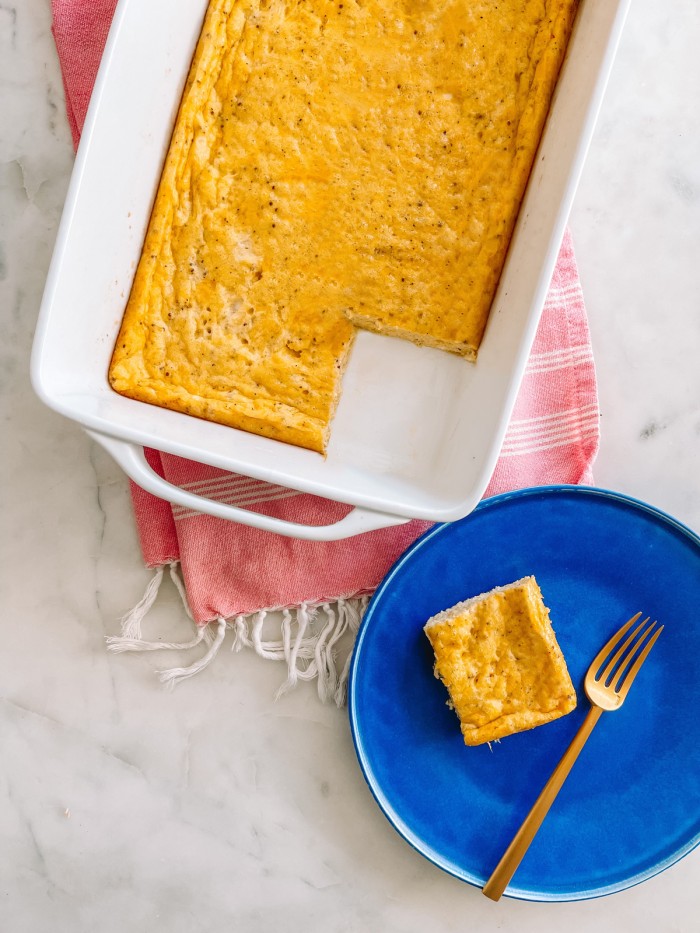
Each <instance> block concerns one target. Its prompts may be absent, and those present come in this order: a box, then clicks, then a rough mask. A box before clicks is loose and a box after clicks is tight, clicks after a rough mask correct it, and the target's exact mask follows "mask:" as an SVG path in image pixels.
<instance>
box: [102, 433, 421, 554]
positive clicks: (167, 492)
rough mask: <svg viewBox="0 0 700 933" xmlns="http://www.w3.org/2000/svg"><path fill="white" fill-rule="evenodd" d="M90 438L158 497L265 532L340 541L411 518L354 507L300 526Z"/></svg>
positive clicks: (129, 447)
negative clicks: (204, 492) (182, 483)
mask: <svg viewBox="0 0 700 933" xmlns="http://www.w3.org/2000/svg"><path fill="white" fill-rule="evenodd" d="M87 433H88V434H89V435H90V437H91V438H92V439H93V440H95V441H97V443H98V444H100V445H101V446H102V447H104V449H105V450H106V451H107V453H108V454H110V456H111V457H113V458H114V459H115V460H116V461H117V463H118V464H119V466H120V467H121V468H122V470H124V472H125V473H126V475H127V476H128V477H129V478H130V479H132V480H133V481H134V482H135V483H136V484H137V486H140V487H141V489H145V490H146V492H150V493H152V494H153V495H154V496H157V497H158V498H159V499H165V500H166V502H171V503H172V504H173V505H179V506H181V507H182V508H185V509H191V510H193V511H195V512H203V513H205V514H206V515H214V516H216V517H217V518H226V519H228V520H229V521H233V522H238V523H239V524H240V525H250V526H251V527H252V528H260V529H261V530H262V531H273V532H275V533H276V534H278V535H284V536H286V537H288V538H304V539H306V540H307V541H338V540H340V539H341V538H350V537H352V536H353V535H359V534H362V533H363V532H365V531H375V530H376V529H378V528H388V527H389V526H391V525H403V524H405V523H406V522H407V521H410V519H408V518H402V517H401V516H399V515H390V514H388V513H386V512H375V511H373V510H372V509H363V508H358V507H356V508H354V509H353V510H352V512H350V513H349V514H348V515H346V516H345V518H343V519H341V520H340V521H339V522H335V524H333V525H298V524H296V523H295V522H287V521H284V520H283V519H280V518H275V517H274V516H272V515H261V514H260V513H259V512H250V511H248V509H242V508H238V507H237V506H235V505H228V504H227V503H225V502H217V501H215V500H214V499H207V498H205V497H204V496H198V495H196V494H195V493H192V492H187V491H186V490H184V489H181V488H180V487H179V486H175V485H174V484H173V483H169V482H168V481H167V480H165V479H163V477H162V476H159V475H158V473H156V472H155V470H154V469H153V468H152V467H151V465H150V464H149V462H148V461H147V460H146V455H145V453H144V451H143V447H140V446H138V445H136V444H131V443H129V442H128V441H122V440H118V439H117V438H114V437H109V436H108V435H106V434H100V433H99V432H97V431H88V432H87Z"/></svg>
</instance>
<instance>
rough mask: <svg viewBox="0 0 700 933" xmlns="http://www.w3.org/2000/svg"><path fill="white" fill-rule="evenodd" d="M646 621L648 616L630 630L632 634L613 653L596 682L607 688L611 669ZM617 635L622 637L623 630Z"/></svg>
mask: <svg viewBox="0 0 700 933" xmlns="http://www.w3.org/2000/svg"><path fill="white" fill-rule="evenodd" d="M640 615H641V613H640ZM648 621H649V616H647V617H646V619H645V620H644V621H643V622H640V623H639V625H638V626H637V627H636V628H635V629H633V630H632V634H631V635H628V636H627V638H626V639H625V640H624V641H623V642H622V644H621V645H620V647H619V648H618V650H617V651H616V652H615V654H614V655H613V656H612V658H611V659H610V663H609V664H608V665H607V666H606V668H605V670H604V671H603V673H602V674H601V675H600V677H596V680H602V681H603V683H604V684H605V685H606V686H608V680H609V679H610V675H611V674H612V671H613V668H614V667H615V665H616V664H617V662H618V661H619V660H620V658H621V657H622V655H623V654H624V653H625V651H626V650H627V648H628V647H629V645H631V644H632V642H633V641H634V639H635V638H636V637H637V635H638V634H639V631H640V629H642V628H644V626H645V625H646V624H647V622H648ZM619 635H624V628H623V629H621V630H620V632H618V636H619Z"/></svg>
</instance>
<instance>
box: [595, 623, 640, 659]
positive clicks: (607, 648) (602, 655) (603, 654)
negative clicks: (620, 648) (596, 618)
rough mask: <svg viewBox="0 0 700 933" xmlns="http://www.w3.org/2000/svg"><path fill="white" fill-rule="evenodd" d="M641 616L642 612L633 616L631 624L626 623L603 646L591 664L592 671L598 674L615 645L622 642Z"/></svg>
mask: <svg viewBox="0 0 700 933" xmlns="http://www.w3.org/2000/svg"><path fill="white" fill-rule="evenodd" d="M640 615H641V612H638V613H637V614H636V615H633V616H632V618H631V619H630V620H629V622H625V624H624V625H623V626H622V628H620V629H618V630H617V631H616V632H615V634H614V635H613V636H612V638H610V639H609V640H608V641H607V642H606V643H605V644H604V645H603V647H602V648H601V649H600V651H599V652H598V654H597V655H596V656H595V657H594V658H593V661H592V662H591V666H590V670H592V671H596V672H597V671H598V669H599V668H600V666H601V664H602V663H603V661H604V660H605V659H606V658H607V656H608V655H609V654H610V652H611V651H612V650H613V648H614V647H615V645H617V644H618V642H619V641H620V639H621V638H622V636H623V635H624V634H625V632H626V631H627V630H628V629H629V628H630V626H632V625H634V623H635V622H636V621H637V619H638V618H639V617H640Z"/></svg>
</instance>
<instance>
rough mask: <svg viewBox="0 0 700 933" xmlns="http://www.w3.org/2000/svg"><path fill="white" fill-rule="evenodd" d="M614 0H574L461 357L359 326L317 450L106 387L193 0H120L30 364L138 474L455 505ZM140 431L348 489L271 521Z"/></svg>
mask: <svg viewBox="0 0 700 933" xmlns="http://www.w3.org/2000/svg"><path fill="white" fill-rule="evenodd" d="M628 5H629V0H583V2H582V4H581V7H580V10H579V15H578V20H577V24H576V28H575V31H574V35H573V37H572V40H571V43H570V47H569V51H568V54H567V57H566V62H565V65H564V69H563V72H562V75H561V77H560V81H559V85H558V88H557V93H556V96H555V100H554V102H553V106H552V110H551V113H550V117H549V120H548V123H547V127H546V131H545V134H544V137H543V140H542V143H541V146H540V149H539V152H538V156H537V161H536V164H535V167H534V170H533V173H532V176H531V179H530V183H529V186H528V191H527V195H526V198H525V201H524V204H523V208H522V210H521V212H520V217H519V219H518V225H517V228H516V233H515V236H514V238H513V241H512V244H511V248H510V251H509V255H508V260H507V263H506V266H505V269H504V272H503V275H502V278H501V282H500V286H499V290H498V293H497V295H496V299H495V303H494V306H493V308H492V311H491V317H490V320H489V324H488V327H487V330H486V335H485V338H484V342H483V344H482V347H481V350H480V353H479V359H478V362H477V363H476V364H470V363H467V362H466V361H464V360H462V359H460V358H458V357H456V356H453V355H450V354H448V353H443V352H440V351H436V350H431V349H426V348H418V347H415V346H413V345H412V344H410V343H407V342H403V341H399V340H395V339H391V338H387V337H381V336H377V335H374V334H369V333H360V334H359V336H358V339H357V341H356V344H355V346H354V348H353V351H352V356H351V360H350V364H349V367H348V369H347V372H346V374H345V378H344V383H343V392H342V398H341V402H340V405H339V408H338V412H337V415H336V418H335V421H334V423H333V428H332V439H331V443H330V447H329V450H328V456H327V457H326V458H325V459H324V458H323V457H321V456H320V455H319V454H316V453H312V452H310V451H307V450H302V449H300V448H295V447H291V446H289V445H286V444H282V443H280V442H278V441H273V440H267V439H265V438H261V437H257V436H255V435H252V434H247V433H245V432H242V431H237V430H234V429H232V428H228V427H224V426H222V425H217V424H212V423H209V422H206V421H202V420H199V419H197V418H193V417H191V416H188V415H184V414H179V413H176V412H171V411H166V410H164V409H161V408H157V407H154V406H151V405H147V404H145V403H142V402H137V401H133V400H130V399H126V398H123V397H121V396H119V395H117V394H116V393H114V392H113V391H112V390H111V389H110V387H109V385H108V382H107V368H108V364H109V360H110V357H111V353H112V349H113V346H114V341H115V339H116V333H117V330H118V327H119V323H120V321H121V318H122V313H123V310H124V306H125V303H126V299H127V297H128V294H129V290H130V287H131V281H132V277H133V274H134V269H135V267H136V263H137V261H138V258H139V254H140V250H141V244H142V241H143V237H144V233H145V229H146V225H147V223H148V218H149V213H150V209H151V204H152V200H153V196H154V194H155V189H156V186H157V184H158V180H159V176H160V171H161V166H162V162H163V159H164V156H165V152H166V149H167V146H168V142H169V139H170V133H171V130H172V124H173V121H174V118H175V114H176V111H177V106H178V103H179V100H180V96H181V93H182V88H183V85H184V81H185V77H186V75H187V71H188V68H189V63H190V59H191V56H192V52H193V50H194V46H195V43H196V40H197V36H198V34H199V30H200V26H201V22H202V18H203V16H204V11H205V8H206V0H188V2H187V3H172V2H171V0H121V2H120V3H119V4H118V6H117V10H116V13H115V17H114V22H113V25H112V29H111V31H110V34H109V39H108V42H107V47H106V49H105V54H104V58H103V61H102V66H101V68H100V71H99V74H98V77H97V82H96V85H95V90H94V93H93V96H92V101H91V103H90V109H89V112H88V117H87V121H86V124H85V129H84V132H83V137H82V141H81V144H80V149H79V151H78V155H77V158H76V163H75V168H74V171H73V176H72V178H71V184H70V188H69V191H68V196H67V199H66V205H65V209H64V213H63V218H62V220H61V225H60V229H59V232H58V238H57V241H56V246H55V250H54V255H53V259H52V262H51V267H50V270H49V275H48V279H47V283H46V289H45V293H44V298H43V303H42V307H41V314H40V318H39V324H38V328H37V332H36V337H35V342H34V351H33V358H32V381H33V384H34V387H35V389H36V391H37V393H38V394H39V396H40V397H41V398H42V399H43V400H44V402H45V403H46V404H47V405H49V406H50V407H51V408H53V409H55V410H56V411H57V412H60V413H61V414H63V415H66V416H67V417H69V418H72V419H74V420H75V421H77V422H79V423H80V424H81V425H83V426H84V427H85V428H86V429H88V430H89V432H90V433H91V434H92V436H93V437H94V438H95V439H96V440H98V441H99V442H100V443H101V444H102V445H103V446H105V447H106V448H107V450H108V451H109V452H110V453H111V454H112V455H113V456H114V457H115V459H116V460H117V461H118V463H119V464H120V465H121V466H122V468H123V469H124V470H125V471H126V473H127V474H128V475H129V476H130V477H131V478H132V479H134V480H135V481H136V482H137V483H138V484H139V485H140V486H142V487H143V488H145V489H147V490H149V491H150V492H152V493H154V494H155V495H157V496H160V497H161V498H163V499H166V500H168V501H170V502H173V503H176V504H179V505H182V506H185V507H186V508H188V509H195V510H198V511H201V512H207V513H209V514H213V515H218V516H221V517H224V518H230V519H233V520H235V521H238V522H242V523H244V524H247V525H254V526H256V527H260V528H265V529H268V530H271V531H277V532H279V533H281V534H286V535H290V536H294V537H303V538H309V539H317V540H318V539H320V540H333V539H337V538H343V537H347V536H349V535H353V534H357V533H358V532H361V531H368V530H370V529H373V528H380V527H383V526H387V525H391V524H399V523H401V522H404V521H407V520H408V519H411V518H422V519H428V520H432V521H453V520H455V519H458V518H461V517H463V516H464V515H467V514H468V513H469V512H470V511H471V510H472V509H473V508H474V506H475V505H476V504H477V502H478V500H479V499H480V497H481V496H482V494H483V492H484V490H485V488H486V486H487V484H488V481H489V478H490V476H491V473H492V471H493V468H494V466H495V463H496V460H497V457H498V453H499V450H500V446H501V443H502V441H503V437H504V434H505V431H506V428H507V424H508V419H509V416H510V413H511V410H512V407H513V403H514V401H515V396H516V393H517V390H518V386H519V384H520V380H521V377H522V374H523V370H524V368H525V364H526V361H527V356H528V353H529V350H530V346H531V344H532V340H533V338H534V334H535V330H536V327H537V323H538V320H539V317H540V313H541V309H542V306H543V303H544V299H545V296H546V291H547V286H548V284H549V281H550V278H551V274H552V271H553V268H554V264H555V261H556V257H557V252H558V247H559V244H560V242H561V238H562V234H563V231H564V226H565V223H566V218H567V216H568V213H569V209H570V206H571V202H572V199H573V195H574V189H575V186H576V183H577V181H578V178H579V175H580V172H581V168H582V164H583V159H584V155H585V152H586V149H587V146H588V143H589V141H590V138H591V135H592V132H593V125H594V122H595V117H596V115H597V111H598V108H599V104H600V100H601V98H602V94H603V90H604V86H605V83H606V80H607V78H608V75H609V72H610V69H611V65H612V60H613V57H614V52H615V49H616V46H617V41H618V38H619V35H620V32H621V29H622V25H623V22H624V17H625V14H626V12H627V7H628ZM143 446H149V447H154V448H157V449H159V450H162V451H166V452H169V453H172V454H177V455H179V456H181V457H186V458H189V459H191V460H198V461H200V462H202V463H207V464H210V465H212V466H216V467H220V468H222V469H224V470H230V471H233V472H236V473H243V474H246V475H248V476H252V477H256V478H258V479H262V480H266V481H268V482H272V483H277V484H279V485H282V486H288V487H291V488H293V489H298V490H301V491H304V492H310V493H315V494H317V495H320V496H325V497H328V498H331V499H336V500H339V501H342V502H347V503H350V504H352V505H354V506H356V508H355V509H354V510H353V511H352V512H351V513H350V514H349V515H348V516H347V517H346V518H345V519H343V520H342V521H341V522H338V523H336V524H335V525H329V526H323V527H306V526H299V525H295V524H291V523H285V522H282V521H280V520H278V519H276V518H273V517H270V516H264V515H260V514H258V513H255V512H251V511H248V510H246V509H242V508H237V507H234V506H232V505H228V504H226V503H223V502H217V501H215V500H210V499H205V498H202V497H200V496H196V495H194V494H193V493H191V492H186V491H184V490H181V489H179V488H177V487H175V486H172V485H170V484H168V483H166V482H165V481H164V480H163V479H161V477H159V476H157V475H156V474H155V473H154V472H153V471H152V470H151V469H150V467H149V466H148V464H147V462H146V460H145V457H144V455H143Z"/></svg>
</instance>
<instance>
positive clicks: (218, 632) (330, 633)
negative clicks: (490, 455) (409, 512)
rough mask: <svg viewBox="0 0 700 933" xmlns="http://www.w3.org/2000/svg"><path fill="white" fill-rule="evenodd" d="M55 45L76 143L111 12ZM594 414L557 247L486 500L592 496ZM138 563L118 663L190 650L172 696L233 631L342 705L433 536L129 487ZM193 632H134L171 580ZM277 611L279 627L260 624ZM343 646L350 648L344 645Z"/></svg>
mask: <svg viewBox="0 0 700 933" xmlns="http://www.w3.org/2000/svg"><path fill="white" fill-rule="evenodd" d="M52 7H53V17H54V21H53V32H54V36H55V39H56V46H57V49H58V54H59V58H60V61H61V67H62V72H63V79H64V85H65V91H66V107H67V112H68V119H69V122H70V125H71V129H72V131H73V137H74V140H75V142H76V144H77V142H78V140H79V137H80V131H81V129H82V125H83V121H84V118H85V111H86V109H87V104H88V101H89V98H90V93H91V90H92V85H93V82H94V79H95V75H96V73H97V68H98V66H99V62H100V57H101V54H102V49H103V46H104V42H105V38H106V35H107V31H108V28H109V23H110V22H111V18H112V14H113V12H114V7H115V0H53V2H52ZM598 437H599V411H598V400H597V391H596V383H595V370H594V365H593V357H592V353H591V344H590V336H589V332H588V323H587V320H586V312H585V307H584V303H583V296H582V293H581V286H580V282H579V278H578V272H577V269H576V262H575V259H574V254H573V249H572V245H571V240H570V237H569V235H568V234H567V235H566V237H565V239H564V242H563V244H562V247H561V252H560V255H559V259H558V262H557V266H556V270H555V272H554V277H553V280H552V284H551V288H550V291H549V295H548V297H547V301H546V303H545V307H544V312H543V314H542V319H541V322H540V326H539V329H538V332H537V336H536V339H535V343H534V347H533V350H532V354H531V357H530V360H529V363H528V367H527V371H526V374H525V377H524V380H523V384H522V386H521V389H520V393H519V395H518V399H517V403H516V406H515V410H514V413H513V417H512V420H511V423H510V426H509V429H508V433H507V435H506V438H505V442H504V445H503V449H502V451H501V456H500V459H499V461H498V465H497V467H496V470H495V472H494V475H493V477H492V479H491V482H490V484H489V487H488V490H487V495H493V494H496V493H499V492H504V491H506V490H510V489H517V488H520V487H523V486H531V485H541V484H546V483H588V482H591V481H592V476H591V464H592V462H593V460H594V458H595V454H596V452H597V448H598ZM147 456H148V458H149V461H150V463H151V465H152V466H153V467H154V468H155V469H156V470H157V471H158V472H159V473H160V474H161V475H162V476H164V477H165V478H166V479H168V480H169V481H170V482H172V483H175V484H176V485H179V486H182V487H183V488H186V489H190V490H194V491H196V492H199V493H202V494H206V495H208V496H209V497H211V498H216V499H220V500H221V501H225V502H231V503H236V504H238V505H244V506H246V507H254V508H255V509H256V510H258V511H261V512H265V513H266V514H269V515H275V516H278V517H280V518H283V519H287V520H291V521H295V522H305V523H308V524H328V523H331V522H334V521H337V520H339V519H340V518H342V517H343V516H344V515H345V514H347V512H348V511H349V507H348V506H346V505H342V504H340V503H337V502H330V501H328V500H324V499H319V498H318V497H315V496H310V495H304V494H299V493H295V492H293V491H291V490H287V489H282V488H280V487H276V486H270V485H269V484H266V483H263V482H261V481H258V480H251V479H250V478H248V477H244V476H238V475H234V474H230V473H224V472H223V471H221V470H218V469H214V468H213V467H208V466H204V465H202V464H198V463H192V462H189V461H186V460H182V459H180V458H178V457H174V456H171V455H168V454H162V453H159V452H157V451H148V452H147ZM132 495H133V503H134V510H135V515H136V523H137V526H138V531H139V535H140V540H141V547H142V550H143V555H144V559H145V561H146V564H147V565H148V566H149V567H153V568H154V570H155V573H154V577H153V579H152V580H151V582H150V584H149V586H148V588H147V590H146V593H145V594H144V597H143V599H142V600H141V601H140V603H139V604H138V605H137V606H136V607H135V608H134V609H133V610H132V611H131V612H130V613H128V614H127V615H126V616H125V617H124V619H123V620H122V630H121V634H120V635H119V636H118V637H114V638H112V639H110V640H109V641H110V647H111V648H112V650H115V651H127V650H155V649H159V650H162V649H168V648H180V649H190V648H192V649H194V650H195V651H198V652H199V653H200V654H201V656H200V657H199V658H198V659H197V660H195V661H194V662H193V663H191V664H190V665H189V666H187V667H180V668H175V669H172V670H168V671H164V672H162V674H161V676H162V679H163V680H165V681H167V682H170V683H174V682H175V681H177V680H179V679H182V678H185V677H188V676H191V675H192V674H194V673H196V672H197V671H199V670H201V669H202V668H203V667H204V666H205V665H206V664H208V663H209V662H210V661H211V660H212V658H213V657H214V655H215V654H216V652H217V651H218V649H219V647H220V645H221V643H222V641H223V640H224V638H225V636H226V632H227V630H228V629H232V630H233V636H232V646H233V647H234V648H236V649H240V648H241V647H244V646H245V647H250V648H252V649H253V650H255V651H256V652H257V653H258V654H259V655H260V656H261V657H263V658H268V659H271V660H277V661H282V662H284V663H285V664H286V667H287V676H286V680H285V681H284V683H283V685H282V688H281V689H282V690H284V689H287V688H289V687H291V686H293V685H294V684H295V683H296V682H297V681H298V680H311V679H315V680H316V681H317V686H318V691H319V695H320V696H321V698H322V699H324V700H325V699H335V701H336V702H337V703H338V704H339V705H340V704H341V703H342V702H343V700H344V695H345V677H346V674H347V662H346V663H345V667H344V669H343V670H338V664H337V657H336V656H337V653H338V647H339V643H340V640H341V639H343V636H345V638H344V639H343V644H345V646H346V647H347V644H348V641H349V640H351V636H352V633H353V632H354V631H356V629H357V626H358V624H359V621H360V618H361V614H362V611H363V609H364V606H365V604H366V601H367V598H368V596H369V594H371V593H372V591H373V590H374V589H375V588H376V586H377V584H378V583H379V581H380V580H381V579H382V577H383V576H384V575H385V573H386V571H387V570H388V569H389V567H390V566H391V564H392V563H393V562H394V561H395V560H396V559H397V558H398V557H399V555H400V554H401V553H402V552H403V551H404V550H405V549H406V548H407V547H408V546H409V545H410V544H411V543H412V542H413V541H414V540H415V539H416V538H417V537H418V536H419V535H420V534H421V533H422V532H423V531H424V530H425V529H426V528H427V527H429V526H428V524H427V523H425V522H417V521H414V522H410V523H408V524H405V525H400V526H397V527H393V528H389V529H383V530H381V531H374V532H369V533H366V534H363V535H359V536H357V537H355V538H351V539H347V540H343V541H335V542H308V541H300V540H297V539H292V538H283V537H281V536H279V535H275V534H271V533H269V532H264V531H257V530H255V529H253V528H247V527H244V526H242V525H236V524H233V523H231V522H227V521H224V520H221V519H217V518H212V517H209V516H205V515H202V514H198V513H193V512H188V511H186V510H184V509H181V508H178V507H172V506H171V505H169V504H168V503H167V502H164V501H162V500H160V499H157V498H155V497H154V496H152V495H150V494H149V493H146V492H144V491H143V490H141V489H139V488H138V487H136V486H134V485H133V484H132ZM166 569H167V570H169V573H170V575H171V577H172V579H173V581H174V583H175V584H176V586H177V587H178V588H179V590H180V593H181V595H182V597H183V601H184V604H185V606H186V607H187V609H188V612H189V613H190V615H191V617H192V620H193V623H194V636H193V638H192V639H191V640H190V641H188V642H186V643H166V642H164V641H162V640H158V641H146V640H144V639H143V638H142V634H141V623H142V620H143V617H144V615H145V614H146V612H147V611H148V609H149V608H150V607H151V605H152V604H153V601H154V600H155V598H156V595H157V593H158V588H159V586H160V583H161V580H162V579H163V576H164V573H165V571H166ZM271 610H280V613H279V614H278V615H276V616H275V617H274V618H273V619H267V620H266V615H267V613H269V612H270V611H271ZM348 636H350V638H349V637H348Z"/></svg>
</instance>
